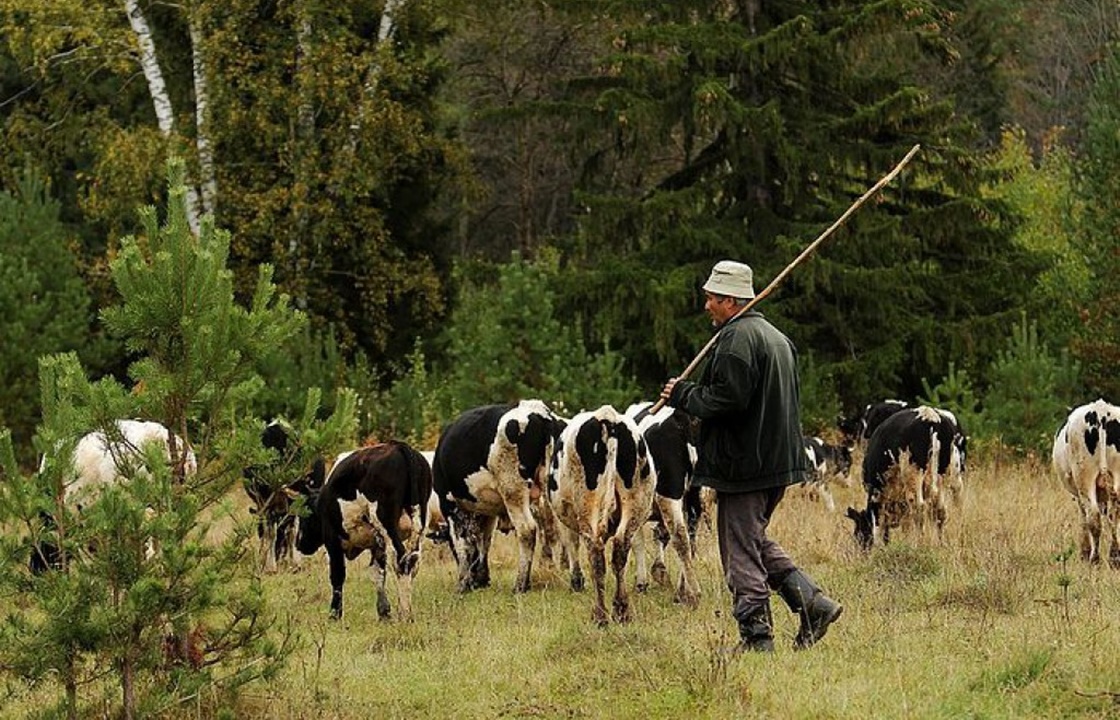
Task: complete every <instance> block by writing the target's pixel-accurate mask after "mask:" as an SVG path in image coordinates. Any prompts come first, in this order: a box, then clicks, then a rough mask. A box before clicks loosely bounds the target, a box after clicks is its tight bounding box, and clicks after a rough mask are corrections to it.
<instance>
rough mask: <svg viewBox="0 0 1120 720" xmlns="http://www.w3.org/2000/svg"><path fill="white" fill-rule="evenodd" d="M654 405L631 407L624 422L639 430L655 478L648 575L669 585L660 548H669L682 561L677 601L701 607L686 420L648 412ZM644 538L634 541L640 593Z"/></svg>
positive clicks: (696, 507)
mask: <svg viewBox="0 0 1120 720" xmlns="http://www.w3.org/2000/svg"><path fill="white" fill-rule="evenodd" d="M652 407H653V403H650V402H645V403H639V404H636V405H631V406H630V407H629V408H627V410H626V415H627V417H629V418H631V419H632V420H634V422H635V423H637V425H638V431H639V432H640V433H641V434H642V437H643V438H644V439H645V441H646V447H647V448H648V449H649V453H650V458H651V461H652V462H653V466H654V468H655V471H656V474H655V477H656V478H657V484H656V486H655V489H654V490H655V491H654V496H653V497H654V499H653V509H652V513H651V515H650V521H651V522H653V523H655V524H656V525H655V530H654V533H655V536H656V540H657V543H656V547H657V551H658V552H657V559H656V560H655V561H654V563H653V576H654V578H655V579H657V580H658V582H662V583H664V584H668V582H669V581H668V571H667V570H666V567H665V546H666V545H667V544H672V546H673V549H674V550H676V552H677V557H678V558H680V562H681V577H680V582H679V583H678V584H677V591H676V598H675V599H676V600H677V602H680V603H683V604H684V605H687V606H688V607H690V608H695V607H698V606H699V604H700V583H699V582H698V581H697V579H696V572H695V570H694V568H693V558H694V557H695V555H696V551H695V542H696V529H697V526H698V525H699V522H700V512H701V507H700V487H699V486H693V484H692V472H693V468H694V467H695V466H696V448H695V446H694V445H693V443H692V442H691V437H692V434H691V422H690V419H689V416H688V415H687V414H686V413H684V412H682V411H680V410H674V409H673V408H671V407H667V406H666V407H663V408H661V409H660V410H658V411H657V412H656V413H652V414H651V413H650V412H649V411H650V409H651V408H652ZM644 550H645V548H644V535H643V533H642V532H641V531H639V532H638V534H637V535H636V536H635V546H634V554H635V556H636V562H637V566H638V568H637V570H638V578H637V589H638V591H639V592H641V591H642V590H644V589H645V587H646V586H648V584H649V571H648V570H647V568H646V565H647V562H646V553H645V551H644Z"/></svg>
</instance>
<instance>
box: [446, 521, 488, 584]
mask: <svg viewBox="0 0 1120 720" xmlns="http://www.w3.org/2000/svg"><path fill="white" fill-rule="evenodd" d="M447 524H448V527H449V528H450V530H451V545H452V548H453V550H454V555H455V557H456V558H457V559H458V565H459V586H458V591H459V592H461V593H465V592H470V591H471V590H474V589H475V588H476V587H478V586H476V585H475V584H474V574H473V573H474V572H475V569H476V567H477V566H478V564H479V562H480V561H481V560H482V558H480V554H479V549H480V546H481V538H480V532H479V521H478V517H477V516H476V515H475V514H474V513H471V512H467V511H466V510H463V509H462V508H459V507H456V508H455V509H454V510H453V511H452V512H450V513H448V515H447Z"/></svg>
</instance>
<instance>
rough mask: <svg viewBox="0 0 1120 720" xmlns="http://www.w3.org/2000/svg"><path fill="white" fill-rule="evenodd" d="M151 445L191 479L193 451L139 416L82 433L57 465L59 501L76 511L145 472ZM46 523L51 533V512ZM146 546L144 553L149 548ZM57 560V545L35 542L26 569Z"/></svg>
mask: <svg viewBox="0 0 1120 720" xmlns="http://www.w3.org/2000/svg"><path fill="white" fill-rule="evenodd" d="M150 445H155V446H156V447H158V448H159V451H160V453H161V454H162V456H163V458H164V460H166V461H167V462H168V463H178V464H179V465H181V467H180V468H176V467H173V468H171V470H172V472H173V473H178V474H180V475H181V477H192V476H193V475H194V474H195V472H196V471H197V469H198V460H197V458H196V457H195V454H194V451H193V450H191V449H190V448H189V447H187V445H186V443H184V442H183V440H182V438H180V437H179V436H178V435H175V434H174V433H172V432H171V431H170V430H168V429H167V428H166V427H164V426H163V425H161V424H160V423H158V422H152V421H144V420H118V421H117V422H116V427H115V428H114V430H113V431H111V432H109V433H106V432H105V431H103V430H96V431H94V432H91V433H87V434H86V435H84V436H83V437H82V438H81V439H80V440H79V441H78V443H77V445H75V446H74V452H73V454H72V455H71V457H70V458H69V460H70V462H69V465H68V466H65V467H63V468H62V469H61V472H62V492H63V502H64V503H65V504H66V507H67V508H68V509H69V510H71V511H73V512H77V513H80V512H81V511H82V508H83V507H84V506H86V505H88V504H89V503H92V502H94V501H96V499H97V497H98V495H99V494H100V492H101V491H102V490H103V489H104V488H106V487H109V486H112V485H115V484H117V483H118V482H121V481H122V480H124V479H127V478H131V477H135V476H136V475H137V474H138V473H145V474H146V473H147V472H148V468H147V467H145V466H144V461H145V458H146V457H148V456H147V455H145V448H146V447H148V446H150ZM56 461H57V458H53V457H48V456H46V455H44V456H43V458H42V459H41V461H40V463H39V472H40V473H44V472H47V470H48V466H49V464H50V463H52V462H56ZM43 520H44V525H45V527H46V528H47V529H48V530H49V531H51V530H54V529H55V528H56V523H55V519H54V518H53V517H52V516H49V515H47V516H45V517H44V518H43ZM150 550H151V549H150V548H149V552H150ZM61 562H62V558H61V554H60V551H59V548H58V546H57V545H56V544H54V543H53V542H51V541H44V542H41V543H39V544H38V545H37V546H36V547H35V549H34V550H33V552H32V557H31V563H30V567H31V569H32V571H33V572H41V571H43V570H46V569H47V568H52V567H53V568H57V567H59V566H60V565H61Z"/></svg>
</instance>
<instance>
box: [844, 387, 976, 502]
mask: <svg viewBox="0 0 1120 720" xmlns="http://www.w3.org/2000/svg"><path fill="white" fill-rule="evenodd" d="M956 435H957V428H956V424H955V423H954V422H953V421H952V420H951V419H950V418H948V417H946V416H945V415H944V414H942V413H940V412H939V411H937V410H936V409H934V408H930V407H928V406H921V407H918V408H910V409H906V410H901V411H899V412H896V413H894V414H892V415H891V416H890V417H888V418H887V419H886V420H884V421H883V422H882V423H881V424H880V425H879V427H877V428H876V429H875V432H874V433H872V434H871V438H870V440H868V443H867V452H866V453H865V454H864V457H863V482H864V485H866V486H867V487H869V488H882V486H883V483H884V481H885V475H886V473H887V472H888V471H889V470H890V469H891V468H892V467H893V466H894V465H896V464H897V463H898V462H900V461H901V460H902V458H903V457H904V456H905V457H908V459H909V462H910V464H912V465H914V466H915V467H917V468H918V469H920V470H923V471H925V470H927V469H929V467H930V465H931V463H932V464H933V465H934V468H933V469H934V470H935V471H936V472H937V473H939V474H943V473H945V472H947V471H949V470H950V469H952V463H953V455H954V449H955V448H957V447H958V443H957V442H956ZM935 451H936V455H935V454H934V453H935Z"/></svg>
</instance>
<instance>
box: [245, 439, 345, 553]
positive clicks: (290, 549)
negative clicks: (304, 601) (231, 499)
mask: <svg viewBox="0 0 1120 720" xmlns="http://www.w3.org/2000/svg"><path fill="white" fill-rule="evenodd" d="M292 436H293V430H292V428H291V426H290V425H288V424H287V423H286V422H284V421H282V420H273V421H272V422H270V423H268V424H267V425H265V427H264V430H263V431H262V432H261V445H262V446H263V447H264V448H265V449H267V450H269V451H271V453H272V455H273V457H272V460H271V461H270V462H269V463H268V464H267V465H265V466H254V467H248V468H245V471H244V472H243V474H242V485H243V486H244V488H245V493H246V494H247V495H248V496H249V499H250V500H251V501H252V503H253V504H252V506H251V507H250V508H249V512H250V513H252V514H254V515H256V517H257V537H258V538H259V540H260V550H259V558H260V563H261V567H262V568H263V569H264V571H265V572H266V573H274V572H276V569H277V566H278V563H279V562H280V561H287V562H292V563H295V562H297V560H296V553H295V540H296V532H295V521H296V518H295V516H294V515H292V514H291V506H292V497H293V494H294V493H293V490H295V489H296V488H297V486H299V485H304V486H306V487H307V489H308V490H310V489H313V488H317V487H322V485H323V480H324V477H325V475H326V466H325V463H324V462H323V459H322V458H315V459H314V460H313V461H312V464H311V467H310V468H309V469H306V470H301V469H299V468H295V467H294V466H293V462H294V461H295V458H296V452H295V450H296V448H295V443H294V442H292V440H293V438H292ZM289 475H300V477H291V478H289V477H288V476H289Z"/></svg>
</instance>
